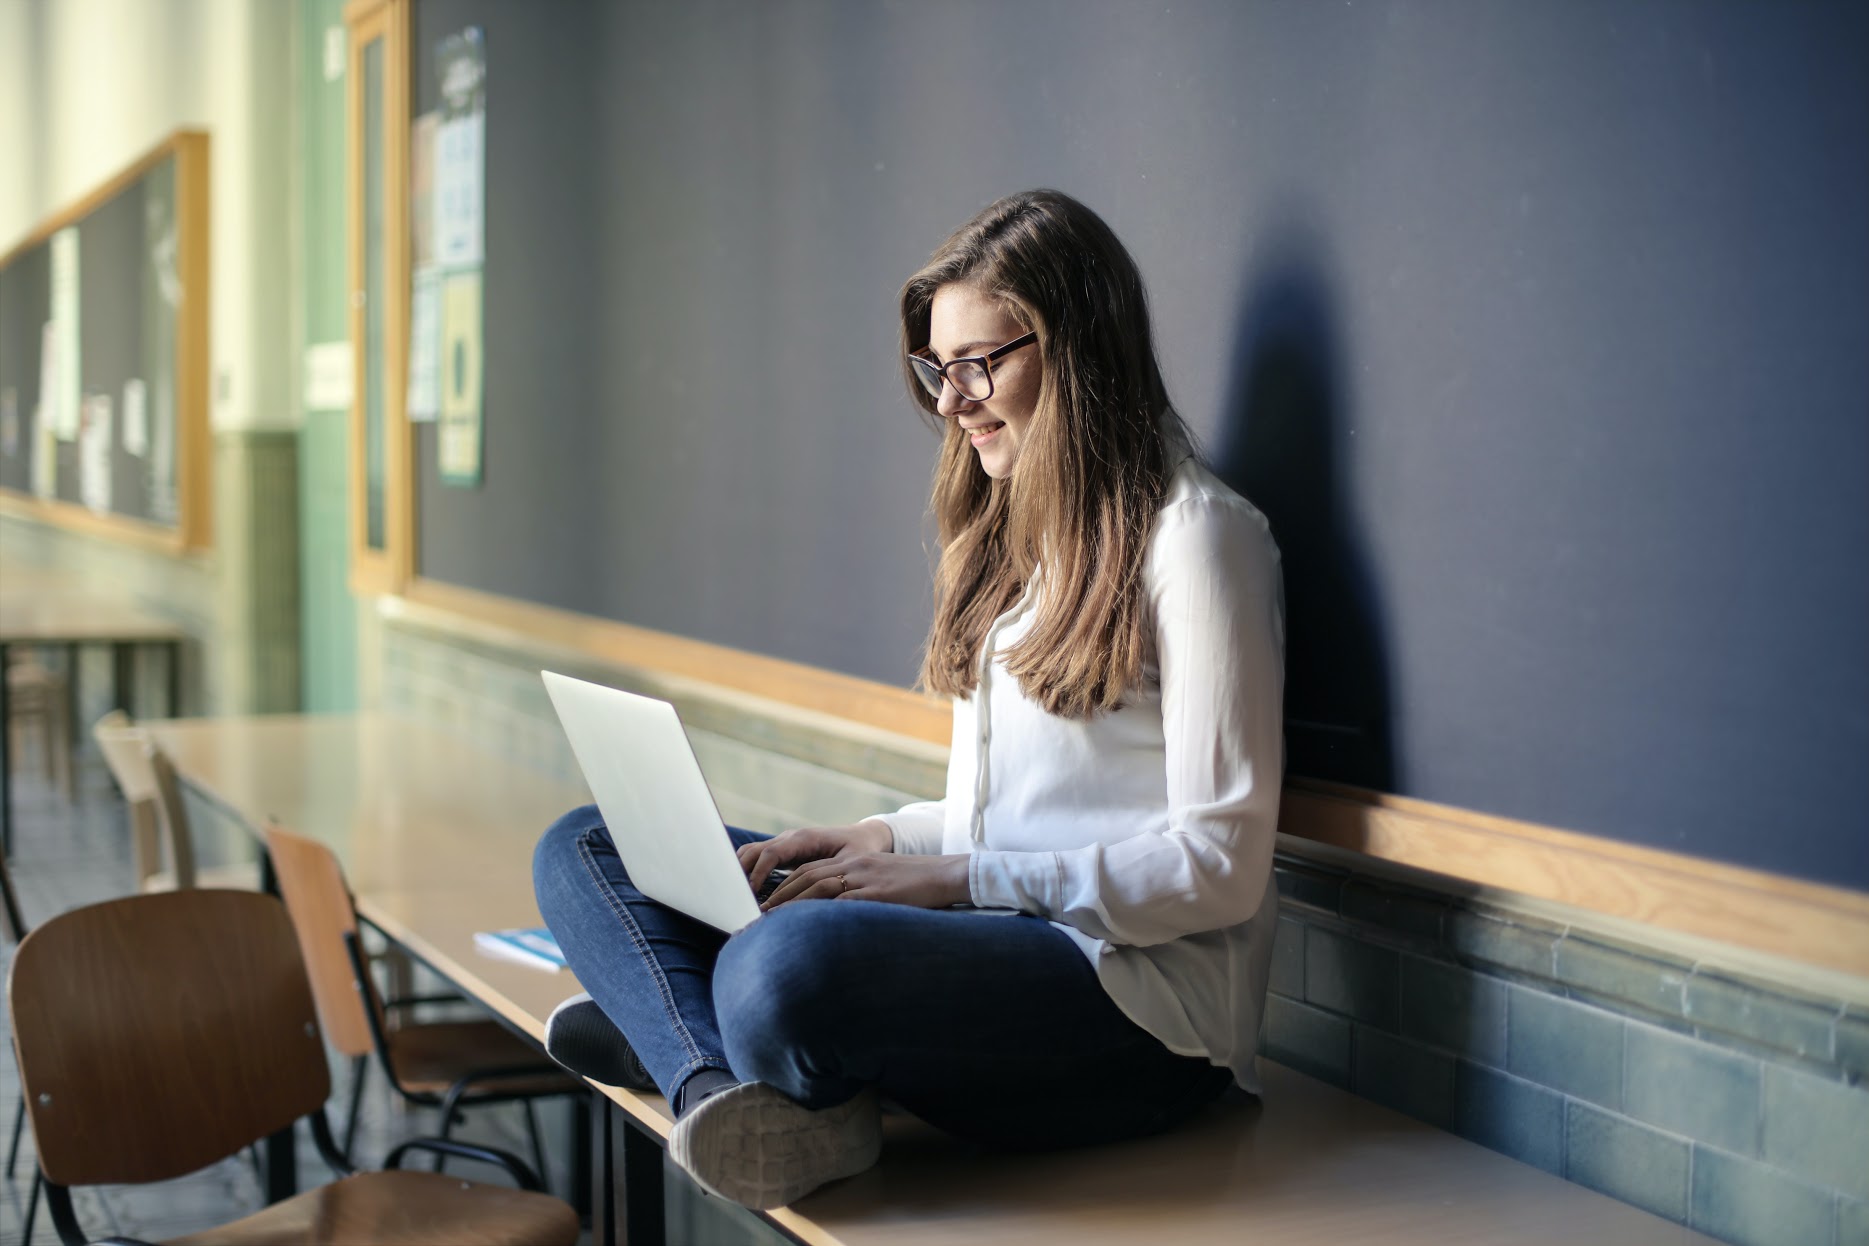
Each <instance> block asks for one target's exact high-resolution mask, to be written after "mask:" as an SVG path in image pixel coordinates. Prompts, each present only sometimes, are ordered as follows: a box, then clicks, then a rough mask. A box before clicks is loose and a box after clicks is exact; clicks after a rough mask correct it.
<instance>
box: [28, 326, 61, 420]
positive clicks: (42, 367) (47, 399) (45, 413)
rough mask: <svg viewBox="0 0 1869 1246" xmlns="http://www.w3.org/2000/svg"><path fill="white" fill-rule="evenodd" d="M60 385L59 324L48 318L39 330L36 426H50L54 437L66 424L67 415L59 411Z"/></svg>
mask: <svg viewBox="0 0 1869 1246" xmlns="http://www.w3.org/2000/svg"><path fill="white" fill-rule="evenodd" d="M60 393H61V391H60V389H59V387H58V324H57V322H55V321H51V320H48V321H46V322H45V327H44V328H42V329H41V330H40V331H39V413H38V417H37V419H36V420H35V426H36V427H39V428H49V429H51V430H52V435H53V436H54V437H56V436H58V430H59V429H60V428H61V427H63V426H64V423H65V417H64V416H63V415H61V414H60V413H59V396H60Z"/></svg>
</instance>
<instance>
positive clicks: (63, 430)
mask: <svg viewBox="0 0 1869 1246" xmlns="http://www.w3.org/2000/svg"><path fill="white" fill-rule="evenodd" d="M52 334H53V337H54V339H55V340H56V342H57V351H56V354H57V363H56V371H55V372H54V373H53V375H52V378H51V384H52V388H53V393H54V394H55V395H56V397H57V403H56V405H55V406H54V407H53V411H52V422H53V425H54V427H55V429H56V431H57V433H58V437H59V440H60V441H71V440H72V439H74V438H75V437H77V435H78V419H79V411H78V403H79V394H78V227H77V226H76V225H68V226H66V227H65V228H64V229H61V230H59V231H58V232H57V233H55V234H53V235H52ZM43 375H44V374H41V376H42V378H43ZM42 383H43V380H42Z"/></svg>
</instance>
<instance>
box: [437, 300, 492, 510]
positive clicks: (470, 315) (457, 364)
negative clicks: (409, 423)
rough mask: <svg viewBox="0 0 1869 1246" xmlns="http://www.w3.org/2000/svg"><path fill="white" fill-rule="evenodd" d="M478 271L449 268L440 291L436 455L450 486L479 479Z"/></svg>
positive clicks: (442, 477)
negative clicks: (439, 385) (438, 400)
mask: <svg viewBox="0 0 1869 1246" xmlns="http://www.w3.org/2000/svg"><path fill="white" fill-rule="evenodd" d="M480 345H481V344H480V270H479V269H472V270H470V271H468V272H464V273H450V274H449V275H448V276H447V278H446V279H445V280H444V282H443V283H442V290H441V361H440V362H441V368H440V372H441V395H440V397H441V428H440V431H439V433H438V434H437V456H436V457H437V458H438V459H439V466H440V468H441V479H442V482H443V483H445V484H451V485H470V486H471V485H477V484H479V483H480V470H481V461H480V449H481V411H480V380H481V377H480V366H481V351H480Z"/></svg>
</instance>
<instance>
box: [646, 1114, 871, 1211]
mask: <svg viewBox="0 0 1869 1246" xmlns="http://www.w3.org/2000/svg"><path fill="white" fill-rule="evenodd" d="M882 1149H883V1129H882V1114H881V1112H880V1111H878V1109H877V1104H876V1094H875V1092H874V1091H871V1090H866V1091H864V1092H863V1093H862V1094H860V1095H858V1096H857V1097H856V1098H854V1099H852V1100H850V1101H849V1102H848V1103H840V1104H838V1105H837V1106H836V1107H834V1108H825V1109H823V1110H822V1111H812V1110H811V1109H810V1108H807V1107H803V1106H801V1105H800V1104H798V1103H796V1102H794V1101H793V1100H791V1099H789V1098H787V1097H786V1096H785V1095H783V1094H781V1093H780V1092H779V1091H777V1090H775V1089H773V1088H772V1087H771V1086H768V1085H766V1084H765V1083H763V1082H744V1083H742V1084H740V1085H738V1086H733V1087H730V1088H729V1089H727V1090H723V1091H721V1092H720V1093H719V1094H717V1095H713V1096H711V1097H710V1098H708V1099H707V1100H706V1101H705V1102H704V1103H702V1104H701V1105H700V1106H699V1107H697V1108H695V1110H694V1111H692V1112H690V1113H689V1114H688V1115H686V1116H684V1117H682V1118H681V1119H680V1120H678V1121H676V1122H675V1129H674V1131H673V1132H672V1133H671V1134H670V1135H669V1154H671V1155H673V1156H674V1157H675V1162H676V1163H678V1164H680V1165H681V1166H682V1168H683V1169H684V1170H685V1171H686V1172H687V1173H688V1175H689V1176H691V1177H693V1178H694V1179H695V1181H696V1182H698V1183H699V1184H700V1186H701V1188H702V1189H704V1190H706V1191H707V1192H708V1193H710V1194H715V1195H718V1196H719V1197H721V1198H724V1199H726V1200H728V1201H729V1202H733V1203H738V1204H739V1205H740V1206H742V1207H750V1208H752V1209H753V1210H755V1211H765V1210H768V1209H770V1208H773V1207H784V1206H786V1205H787V1204H788V1203H792V1202H795V1201H797V1200H798V1199H801V1198H803V1197H804V1196H805V1195H807V1194H809V1193H811V1191H813V1190H815V1189H817V1188H818V1187H819V1186H821V1185H824V1184H825V1183H826V1182H830V1181H835V1180H837V1179H838V1178H840V1177H849V1176H853V1175H855V1174H856V1173H860V1172H862V1171H863V1170H864V1169H866V1168H869V1167H870V1166H871V1165H873V1164H875V1163H876V1160H877V1157H878V1156H880V1155H881V1154H882Z"/></svg>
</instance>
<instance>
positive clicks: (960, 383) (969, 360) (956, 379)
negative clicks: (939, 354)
mask: <svg viewBox="0 0 1869 1246" xmlns="http://www.w3.org/2000/svg"><path fill="white" fill-rule="evenodd" d="M1036 341H1038V334H1036V333H1027V334H1026V335H1025V336H1023V337H1015V338H1014V339H1012V341H1010V342H1008V343H1006V344H1005V345H1004V346H1002V347H1000V348H999V349H998V350H991V351H988V352H987V353H986V354H984V355H963V356H961V357H960V358H959V359H950V360H948V361H947V362H946V363H936V362H935V361H934V360H932V359H929V358H928V357H927V356H925V355H910V356H909V357H908V358H909V363H910V364H911V365H913V367H914V371H915V379H916V380H918V381H920V382H921V383H922V388H923V389H925V390H927V391H928V394H929V396H930V397H932V398H933V399H935V401H937V402H939V401H940V399H941V383H942V382H943V381H946V382H947V383H948V384H949V385H952V386H953V387H954V392H955V393H957V394H959V395H960V396H961V397H962V398H965V399H966V400H967V401H968V402H985V401H986V400H987V399H989V398H991V397H992V396H993V361H994V360H995V359H998V358H1000V357H1001V356H1002V355H1010V354H1011V353H1012V352H1013V351H1015V350H1018V349H1019V348H1020V347H1022V346H1030V345H1031V344H1032V343H1033V342H1036Z"/></svg>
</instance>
